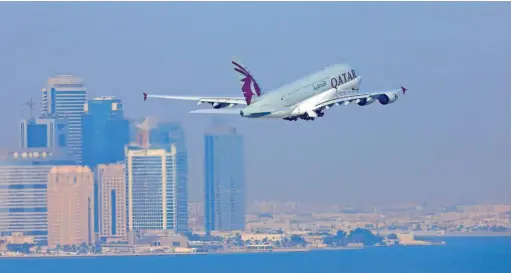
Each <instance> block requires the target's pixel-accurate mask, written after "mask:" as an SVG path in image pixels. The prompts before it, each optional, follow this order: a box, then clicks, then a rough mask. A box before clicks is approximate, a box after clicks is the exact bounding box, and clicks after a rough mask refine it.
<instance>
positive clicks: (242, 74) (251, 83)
mask: <svg viewBox="0 0 511 273" xmlns="http://www.w3.org/2000/svg"><path fill="white" fill-rule="evenodd" d="M232 64H233V65H234V71H236V72H237V74H238V77H239V80H240V84H241V91H242V92H243V96H245V101H246V102H247V105H250V103H252V102H254V101H256V100H257V99H258V98H259V97H261V95H262V92H261V88H260V87H259V84H257V82H256V80H255V79H254V77H253V76H252V75H251V74H250V72H249V71H248V70H247V69H246V68H245V67H243V65H241V64H240V62H239V61H237V60H232Z"/></svg>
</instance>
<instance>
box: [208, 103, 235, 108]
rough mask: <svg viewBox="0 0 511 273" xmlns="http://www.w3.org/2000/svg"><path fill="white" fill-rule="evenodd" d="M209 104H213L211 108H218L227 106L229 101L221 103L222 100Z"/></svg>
mask: <svg viewBox="0 0 511 273" xmlns="http://www.w3.org/2000/svg"><path fill="white" fill-rule="evenodd" d="M211 105H213V108H215V109H220V108H224V107H227V106H231V104H230V103H222V102H214V103H212V104H211Z"/></svg>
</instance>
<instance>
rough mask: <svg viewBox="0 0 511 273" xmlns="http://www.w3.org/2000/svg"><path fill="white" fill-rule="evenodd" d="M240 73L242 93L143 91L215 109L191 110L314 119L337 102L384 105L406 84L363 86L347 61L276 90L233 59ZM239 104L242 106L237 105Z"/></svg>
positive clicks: (393, 99) (208, 112)
mask: <svg viewBox="0 0 511 273" xmlns="http://www.w3.org/2000/svg"><path fill="white" fill-rule="evenodd" d="M232 65H233V66H234V67H233V68H234V71H235V72H236V73H237V74H238V76H239V80H240V84H241V91H242V93H243V97H230V96H226V97H221V96H173V95H152V94H147V93H144V100H146V99H147V98H159V99H174V100H194V101H197V104H203V103H207V104H210V105H211V106H212V107H213V109H211V108H210V109H199V110H194V111H191V112H190V113H205V114H239V115H240V116H242V117H244V118H278V119H284V120H289V121H295V120H298V119H302V120H314V119H316V118H319V117H323V115H324V112H325V110H327V109H329V108H331V107H332V106H335V105H348V104H350V103H356V104H358V105H360V106H365V105H369V104H371V103H373V102H375V101H378V102H379V103H380V104H382V105H387V104H391V103H393V102H395V101H396V100H397V99H398V98H399V96H400V95H401V94H405V92H406V91H407V89H406V88H404V87H402V86H401V87H400V88H397V89H391V90H385V91H383V90H382V91H364V90H361V89H360V85H361V77H360V76H359V75H358V74H357V72H356V71H355V69H354V68H353V67H351V66H350V65H348V64H336V65H332V66H329V67H326V68H325V69H323V70H321V71H318V72H316V73H313V74H311V75H308V76H306V77H303V78H301V79H299V80H297V81H294V82H292V83H290V84H287V85H284V86H282V87H279V88H277V89H275V90H271V91H268V92H265V91H263V90H261V88H260V87H259V84H258V83H257V81H256V80H255V78H254V77H253V76H252V74H251V73H250V72H249V71H248V70H247V69H246V68H245V67H243V66H242V65H240V63H239V62H238V61H234V60H233V61H232ZM236 106H242V107H239V108H235V107H236Z"/></svg>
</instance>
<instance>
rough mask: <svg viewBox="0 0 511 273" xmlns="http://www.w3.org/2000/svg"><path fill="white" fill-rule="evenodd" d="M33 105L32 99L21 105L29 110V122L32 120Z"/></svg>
mask: <svg viewBox="0 0 511 273" xmlns="http://www.w3.org/2000/svg"><path fill="white" fill-rule="evenodd" d="M34 105H35V103H34V102H33V101H32V97H30V99H29V100H28V101H27V102H25V103H24V104H23V106H28V107H29V108H30V119H31V120H33V119H34Z"/></svg>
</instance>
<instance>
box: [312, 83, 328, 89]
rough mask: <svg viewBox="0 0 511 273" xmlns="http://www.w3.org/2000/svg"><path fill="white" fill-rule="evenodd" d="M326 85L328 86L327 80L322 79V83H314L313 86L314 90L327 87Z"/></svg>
mask: <svg viewBox="0 0 511 273" xmlns="http://www.w3.org/2000/svg"><path fill="white" fill-rule="evenodd" d="M325 86H326V81H321V82H320V83H316V84H313V85H312V88H313V89H314V90H318V89H320V88H322V87H325Z"/></svg>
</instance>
